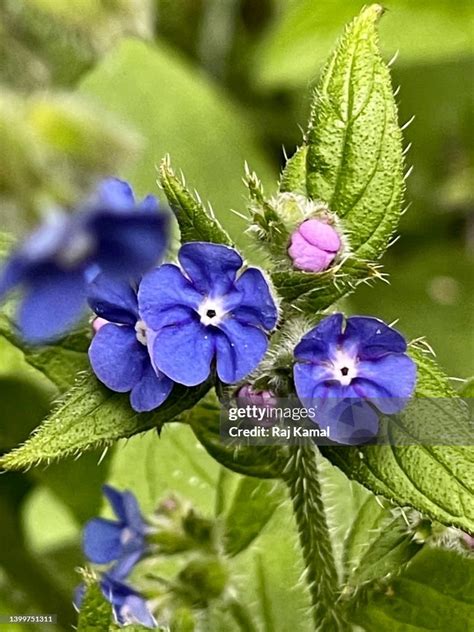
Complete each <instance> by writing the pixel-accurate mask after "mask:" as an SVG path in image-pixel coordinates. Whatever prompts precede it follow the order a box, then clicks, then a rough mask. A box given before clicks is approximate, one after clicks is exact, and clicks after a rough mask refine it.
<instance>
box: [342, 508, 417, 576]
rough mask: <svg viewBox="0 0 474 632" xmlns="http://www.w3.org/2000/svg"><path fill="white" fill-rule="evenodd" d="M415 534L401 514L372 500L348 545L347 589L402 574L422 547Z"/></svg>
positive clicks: (358, 517)
mask: <svg viewBox="0 0 474 632" xmlns="http://www.w3.org/2000/svg"><path fill="white" fill-rule="evenodd" d="M414 524H416V523H414ZM414 531H415V529H414V528H410V527H409V525H408V524H407V522H406V521H405V518H404V517H403V516H402V514H401V512H400V511H397V510H396V509H394V508H392V507H390V506H389V505H388V503H386V502H383V501H382V500H381V499H377V498H375V496H369V497H368V498H367V500H366V501H365V503H364V504H363V505H362V507H361V508H360V510H359V512H358V513H357V515H356V517H355V519H354V522H353V523H352V526H351V529H350V531H349V533H348V534H347V537H346V539H345V541H344V555H343V565H344V571H345V580H344V583H345V585H346V586H350V587H354V588H355V587H357V586H360V585H361V584H362V583H364V582H370V581H373V580H375V579H378V578H384V577H385V576H387V575H389V574H391V573H398V572H400V569H401V568H402V567H403V566H404V565H405V564H407V563H408V562H409V561H410V560H411V559H412V557H413V556H414V555H415V554H416V553H418V551H419V550H420V549H421V547H422V544H421V543H419V542H417V541H416V540H415V539H414Z"/></svg>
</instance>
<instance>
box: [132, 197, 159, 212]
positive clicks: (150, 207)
mask: <svg viewBox="0 0 474 632" xmlns="http://www.w3.org/2000/svg"><path fill="white" fill-rule="evenodd" d="M159 208H160V206H159V204H158V200H157V199H156V197H155V196H154V195H147V196H146V197H144V198H143V200H142V201H141V202H140V203H139V204H138V205H137V209H138V210H139V211H148V212H149V213H150V212H152V213H156V212H157V211H158V209H159Z"/></svg>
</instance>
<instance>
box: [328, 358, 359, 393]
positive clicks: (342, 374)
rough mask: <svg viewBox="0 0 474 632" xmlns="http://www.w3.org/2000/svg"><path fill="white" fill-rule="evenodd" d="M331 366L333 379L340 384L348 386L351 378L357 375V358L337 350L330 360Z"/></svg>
mask: <svg viewBox="0 0 474 632" xmlns="http://www.w3.org/2000/svg"><path fill="white" fill-rule="evenodd" d="M332 368H333V372H334V379H335V380H337V381H338V382H339V383H340V384H341V385H342V386H349V384H350V383H351V382H352V380H353V379H354V378H355V377H357V358H355V357H354V356H350V355H347V354H346V353H344V351H342V350H338V351H337V352H336V355H335V357H334V359H333V361H332Z"/></svg>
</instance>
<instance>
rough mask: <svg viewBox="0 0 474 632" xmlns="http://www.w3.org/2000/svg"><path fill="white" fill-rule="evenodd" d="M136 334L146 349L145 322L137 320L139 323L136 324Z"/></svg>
mask: <svg viewBox="0 0 474 632" xmlns="http://www.w3.org/2000/svg"><path fill="white" fill-rule="evenodd" d="M135 333H136V335H137V340H138V342H141V343H142V345H144V346H145V347H146V345H147V340H146V325H145V322H144V321H143V320H137V322H136V323H135Z"/></svg>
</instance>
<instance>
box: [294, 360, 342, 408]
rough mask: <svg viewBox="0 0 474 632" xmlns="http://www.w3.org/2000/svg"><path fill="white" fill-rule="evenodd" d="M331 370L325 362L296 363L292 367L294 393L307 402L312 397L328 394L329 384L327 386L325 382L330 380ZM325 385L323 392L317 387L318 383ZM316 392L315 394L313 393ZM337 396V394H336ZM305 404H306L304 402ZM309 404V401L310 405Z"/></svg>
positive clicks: (329, 391)
mask: <svg viewBox="0 0 474 632" xmlns="http://www.w3.org/2000/svg"><path fill="white" fill-rule="evenodd" d="M332 376H333V372H332V371H331V370H330V369H329V368H328V367H327V366H326V365H325V364H301V363H296V364H295V366H294V368H293V378H294V382H295V388H296V393H297V395H298V397H299V398H300V400H301V401H303V400H305V401H307V400H308V402H309V400H311V399H312V398H314V397H324V396H329V394H330V393H331V388H332V385H331V386H327V385H326V382H327V381H328V380H331V378H332ZM321 384H323V385H324V386H325V389H326V390H325V391H324V394H322V393H321V391H320V390H318V391H317V389H318V388H319V387H320V385H321ZM316 392H317V393H318V394H317V395H315V393H316ZM336 396H337V395H336ZM305 405H306V404H305ZM310 406H311V404H310V402H309V406H308V407H310Z"/></svg>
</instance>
